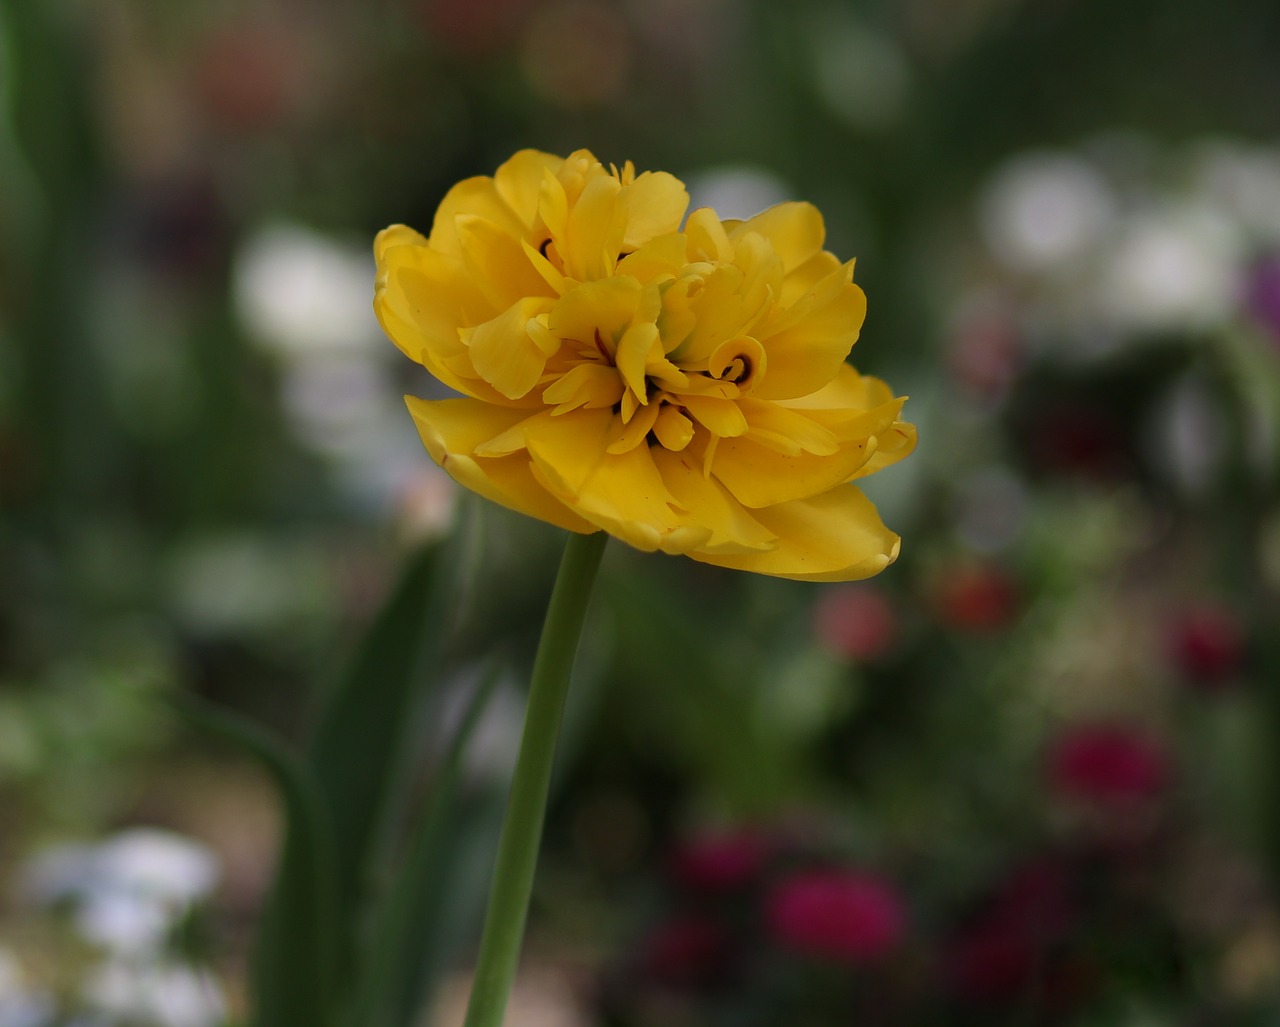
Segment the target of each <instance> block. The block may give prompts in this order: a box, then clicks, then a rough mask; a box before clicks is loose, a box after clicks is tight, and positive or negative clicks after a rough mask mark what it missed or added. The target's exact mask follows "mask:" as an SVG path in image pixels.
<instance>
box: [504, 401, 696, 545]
mask: <svg viewBox="0 0 1280 1027" xmlns="http://www.w3.org/2000/svg"><path fill="white" fill-rule="evenodd" d="M613 420H614V417H613V414H612V412H611V411H603V410H592V411H587V410H578V411H574V412H573V413H570V414H566V415H564V416H563V417H551V416H550V415H549V414H537V415H534V416H533V417H531V418H529V420H528V421H526V422H525V423H524V433H525V440H526V442H527V444H528V447H529V453H530V455H531V456H532V457H533V473H534V476H535V477H536V478H537V479H538V480H539V481H541V482H542V483H543V485H545V486H546V488H547V489H548V490H549V491H550V492H551V493H552V494H554V495H555V496H556V498H558V499H559V500H561V502H563V503H564V504H565V505H566V506H568V507H569V508H570V509H572V510H573V511H574V512H575V513H577V514H579V515H580V516H582V517H584V518H585V519H587V520H589V521H591V522H592V523H593V524H596V525H598V526H599V527H601V528H604V529H605V530H606V531H608V532H609V534H611V535H616V536H617V537H618V538H620V539H622V540H623V541H624V542H626V543H628V544H629V545H633V546H635V547H636V548H637V549H643V550H645V551H647V552H652V551H653V550H656V549H661V548H663V545H664V540H665V541H666V544H667V545H672V544H674V543H673V541H672V540H671V539H670V538H668V536H672V535H676V537H679V538H683V537H686V536H687V537H696V536H699V535H701V536H702V537H705V535H706V534H707V533H706V532H700V531H694V532H692V533H691V532H690V531H689V530H688V529H687V526H686V525H684V524H683V523H682V522H681V520H680V518H679V517H678V516H677V515H676V512H675V511H674V510H673V509H672V506H671V504H672V499H671V496H670V494H669V493H668V492H667V489H666V486H664V485H663V483H662V477H661V475H660V474H659V473H658V470H657V468H656V467H655V466H654V463H653V458H652V457H651V456H650V452H649V447H648V446H637V447H636V448H635V449H631V450H629V451H627V452H625V453H617V454H610V453H607V452H606V448H607V446H608V442H609V437H610V435H611V433H612V431H613V430H614V429H613ZM677 533H678V534H677Z"/></svg>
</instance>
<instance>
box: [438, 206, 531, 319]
mask: <svg viewBox="0 0 1280 1027" xmlns="http://www.w3.org/2000/svg"><path fill="white" fill-rule="evenodd" d="M454 228H455V231H456V232H457V235H458V241H459V242H460V243H461V244H462V263H463V267H465V268H466V269H467V271H468V273H469V274H470V277H471V280H472V281H473V282H474V283H475V284H476V287H477V288H478V289H480V291H481V292H483V293H484V295H485V297H486V298H487V299H488V300H489V302H490V303H492V304H493V306H494V307H495V308H496V309H498V310H506V309H507V308H508V307H509V306H511V304H513V303H515V302H516V301H517V300H518V299H520V298H521V297H524V296H554V295H556V290H555V289H553V288H552V287H551V286H550V285H549V284H548V283H547V280H546V279H545V278H544V277H543V276H542V275H541V274H539V272H538V269H537V268H536V267H534V265H533V263H532V262H531V261H530V260H529V256H528V254H527V253H526V252H525V248H524V245H523V244H522V243H521V241H520V240H519V239H517V238H516V237H515V236H513V235H511V234H510V233H508V232H506V231H503V229H501V228H499V227H498V226H497V225H496V224H494V223H493V222H492V221H486V220H485V219H484V218H480V217H473V216H469V215H465V214H464V215H459V216H458V218H457V219H456V220H455V223H454Z"/></svg>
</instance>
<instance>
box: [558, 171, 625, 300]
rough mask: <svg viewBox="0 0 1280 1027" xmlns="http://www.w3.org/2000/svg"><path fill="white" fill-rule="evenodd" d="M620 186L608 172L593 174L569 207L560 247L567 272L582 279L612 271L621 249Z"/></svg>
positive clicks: (588, 279) (604, 274)
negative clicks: (565, 232)
mask: <svg viewBox="0 0 1280 1027" xmlns="http://www.w3.org/2000/svg"><path fill="white" fill-rule="evenodd" d="M621 189H622V186H621V185H619V184H618V180H617V179H616V178H613V177H612V176H610V175H604V176H601V177H599V178H593V179H591V180H590V181H588V182H587V184H586V186H585V187H584V188H583V190H582V195H581V196H579V197H578V202H577V203H575V204H574V205H573V207H572V209H571V210H570V211H569V231H568V235H567V236H566V238H565V239H564V240H563V242H564V247H563V248H562V249H561V251H560V255H561V256H562V257H563V258H564V269H565V273H566V274H568V275H570V276H571V277H573V278H576V279H578V280H579V281H583V282H585V281H595V280H597V279H600V278H604V277H605V276H606V275H608V274H610V273H611V272H612V271H613V269H614V266H615V265H616V264H617V260H618V253H619V251H620V250H621V249H622V217H621V211H620V210H619V209H618V193H619V191H620V190H621Z"/></svg>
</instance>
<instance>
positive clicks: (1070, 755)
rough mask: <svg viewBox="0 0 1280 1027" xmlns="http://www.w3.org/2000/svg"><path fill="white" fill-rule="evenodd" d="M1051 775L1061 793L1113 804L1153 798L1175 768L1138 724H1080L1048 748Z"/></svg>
mask: <svg viewBox="0 0 1280 1027" xmlns="http://www.w3.org/2000/svg"><path fill="white" fill-rule="evenodd" d="M1048 774H1049V782H1050V784H1051V786H1052V787H1053V788H1054V790H1055V791H1057V792H1058V793H1059V794H1060V795H1063V796H1067V797H1071V798H1075V799H1085V800H1089V801H1091V802H1095V803H1098V804H1101V805H1106V806H1112V805H1126V804H1129V803H1133V802H1140V801H1142V800H1145V799H1151V798H1153V797H1155V796H1156V795H1158V794H1159V793H1160V792H1162V791H1163V790H1164V789H1165V787H1166V786H1167V785H1168V783H1169V779H1170V777H1171V776H1172V767H1171V763H1170V758H1169V755H1168V753H1167V752H1166V751H1165V750H1164V748H1162V747H1161V746H1160V745H1158V744H1157V743H1156V742H1155V741H1154V740H1153V739H1152V738H1150V737H1148V736H1147V735H1145V734H1143V733H1142V732H1140V731H1138V730H1137V729H1135V728H1132V727H1127V726H1124V725H1119V724H1082V725H1078V726H1076V727H1073V728H1070V729H1069V730H1068V731H1066V732H1065V733H1064V734H1062V735H1061V736H1060V737H1059V738H1058V739H1057V740H1056V741H1055V742H1054V743H1053V745H1052V746H1051V747H1050V750H1049V755H1048Z"/></svg>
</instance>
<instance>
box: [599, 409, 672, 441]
mask: <svg viewBox="0 0 1280 1027" xmlns="http://www.w3.org/2000/svg"><path fill="white" fill-rule="evenodd" d="M658 411H659V407H658V404H657V403H652V404H650V405H649V406H646V407H644V408H642V409H640V410H638V411H637V412H636V414H635V416H633V417H632V418H630V419H629V420H627V421H625V422H624V421H623V420H622V418H621V417H620V418H618V421H617V425H616V427H617V432H616V435H615V438H614V439H613V440H612V441H611V442H610V443H609V445H608V447H607V449H606V452H609V453H625V452H627V450H630V449H635V448H636V446H638V445H640V443H642V442H643V441H644V440H645V438H646V437H647V436H648V434H649V432H651V431H652V430H653V426H654V424H655V423H656V422H657V420H658Z"/></svg>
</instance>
